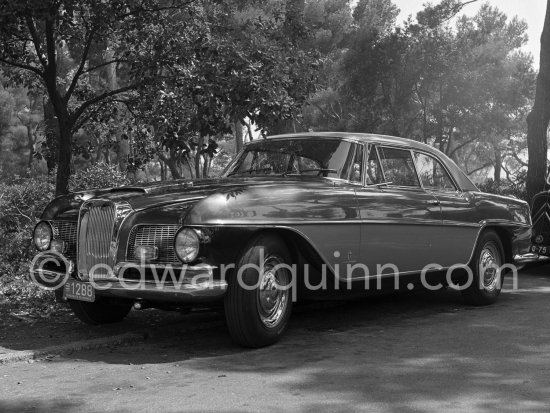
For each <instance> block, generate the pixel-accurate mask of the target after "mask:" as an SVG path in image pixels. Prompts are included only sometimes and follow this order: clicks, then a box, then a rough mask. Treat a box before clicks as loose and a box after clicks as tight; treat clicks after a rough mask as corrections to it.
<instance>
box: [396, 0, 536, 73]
mask: <svg viewBox="0 0 550 413" xmlns="http://www.w3.org/2000/svg"><path fill="white" fill-rule="evenodd" d="M392 2H393V3H394V4H396V5H397V6H398V7H399V9H401V14H400V15H399V17H398V19H397V21H398V23H401V22H402V21H403V20H406V19H407V17H408V16H409V15H412V16H413V18H414V17H415V16H416V13H417V12H418V11H419V10H421V9H422V8H423V7H422V4H424V3H427V2H428V0H392ZM430 2H431V3H438V1H437V0H431V1H430ZM483 2H484V1H482V0H479V1H477V2H475V3H472V4H468V5H467V6H465V7H464V9H463V13H465V14H468V15H472V14H475V13H476V12H477V10H479V7H480V6H481V4H482V3H483ZM488 3H490V4H491V5H493V6H496V7H497V8H498V9H500V10H501V11H503V12H504V13H506V15H508V17H513V16H518V17H519V18H520V19H522V20H525V21H526V22H527V24H528V25H529V29H528V35H529V43H528V44H527V46H526V47H525V48H524V49H525V50H527V51H529V52H531V54H532V55H533V57H534V60H535V68H536V69H537V70H538V62H539V54H540V35H541V34H542V26H543V25H544V16H545V13H546V0H489V1H488Z"/></svg>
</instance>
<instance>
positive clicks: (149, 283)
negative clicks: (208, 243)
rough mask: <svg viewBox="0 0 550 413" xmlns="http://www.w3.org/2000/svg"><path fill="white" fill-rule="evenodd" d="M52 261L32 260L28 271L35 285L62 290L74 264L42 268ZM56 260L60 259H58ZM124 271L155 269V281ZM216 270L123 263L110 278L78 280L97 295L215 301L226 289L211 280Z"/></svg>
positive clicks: (72, 274) (224, 284) (222, 282)
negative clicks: (90, 285)
mask: <svg viewBox="0 0 550 413" xmlns="http://www.w3.org/2000/svg"><path fill="white" fill-rule="evenodd" d="M52 258H54V257H53V256H48V255H44V256H42V257H40V258H35V260H34V261H33V263H32V266H31V268H30V275H31V278H32V280H33V281H34V282H36V283H37V284H39V285H41V286H43V287H47V288H50V289H53V288H60V287H62V286H63V285H64V284H65V283H66V281H67V280H68V279H69V278H76V277H75V273H76V272H75V265H74V262H73V261H71V260H67V259H64V260H63V261H64V264H63V267H65V268H67V269H68V271H64V270H63V267H62V266H57V267H58V269H56V268H55V267H53V268H52V267H51V266H50V267H48V268H44V263H45V262H52ZM55 258H57V259H58V260H59V256H57V257H55ZM127 268H134V269H136V270H140V269H141V270H143V271H153V270H154V271H156V273H157V274H158V276H157V277H156V278H155V279H154V280H151V279H144V278H140V279H137V280H133V279H126V278H122V274H123V272H124V271H125V269H127ZM215 269H216V267H213V266H210V265H196V266H191V265H189V266H185V265H182V266H175V265H174V266H166V265H165V266H163V265H151V264H145V265H142V264H136V263H124V262H122V263H119V264H117V265H116V266H115V268H114V274H115V275H114V276H113V277H111V278H109V279H104V278H102V279H95V280H81V281H84V282H90V283H91V284H92V285H93V286H94V289H95V293H96V295H97V296H110V297H121V298H127V299H134V300H140V299H141V300H152V301H172V302H200V301H214V300H215V299H217V298H221V297H223V295H224V294H225V291H226V290H227V282H226V281H225V280H216V279H214V278H213V273H214V270H215ZM165 271H167V272H165ZM171 274H173V275H171ZM76 279H78V278H76Z"/></svg>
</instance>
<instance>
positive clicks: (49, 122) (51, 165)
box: [44, 99, 59, 172]
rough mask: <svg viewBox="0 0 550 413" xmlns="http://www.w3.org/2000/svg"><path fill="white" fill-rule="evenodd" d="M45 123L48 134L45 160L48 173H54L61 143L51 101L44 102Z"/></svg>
mask: <svg viewBox="0 0 550 413" xmlns="http://www.w3.org/2000/svg"><path fill="white" fill-rule="evenodd" d="M44 123H45V134H46V148H47V150H46V154H45V156H44V159H45V160H46V165H47V167H48V172H52V171H53V170H54V169H55V165H56V164H57V147H58V142H59V137H58V136H59V128H58V125H57V119H56V117H55V113H54V109H53V105H52V103H51V101H50V100H49V99H45V100H44Z"/></svg>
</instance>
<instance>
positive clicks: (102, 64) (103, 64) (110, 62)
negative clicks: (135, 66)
mask: <svg viewBox="0 0 550 413" xmlns="http://www.w3.org/2000/svg"><path fill="white" fill-rule="evenodd" d="M128 61H129V60H122V59H113V60H110V61H108V62H103V63H101V64H99V65H97V66H94V67H92V68H90V69H86V70H84V71H83V72H82V73H81V74H82V75H83V74H86V73H90V72H93V71H94V70H97V69H101V68H102V67H104V66H108V65H110V64H113V63H124V62H128Z"/></svg>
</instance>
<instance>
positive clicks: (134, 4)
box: [0, 0, 200, 194]
mask: <svg viewBox="0 0 550 413" xmlns="http://www.w3.org/2000/svg"><path fill="white" fill-rule="evenodd" d="M195 11H196V9H195V7H194V6H193V3H192V0H189V1H182V0H166V1H164V0H152V1H146V0H133V1H129V0H112V1H106V0H92V1H86V2H84V1H75V0H21V1H17V2H13V1H11V0H0V63H1V64H3V65H4V66H5V67H6V71H5V74H6V75H7V76H8V77H10V78H11V79H12V80H13V81H16V82H20V83H23V84H25V85H27V86H29V85H33V86H34V87H42V88H43V90H44V91H45V93H46V94H47V95H48V97H49V101H50V103H51V106H52V109H53V113H54V115H55V118H56V120H57V122H56V129H57V131H58V136H57V142H56V144H57V166H58V169H57V178H56V193H57V194H63V193H66V192H67V191H68V183H69V175H70V173H71V170H70V164H71V155H72V148H73V135H74V134H75V132H76V131H78V130H79V129H80V128H81V127H82V126H84V125H85V124H86V123H87V122H88V120H89V119H90V118H91V117H92V116H94V114H96V113H97V112H99V111H100V110H101V109H102V108H104V107H105V106H106V105H108V104H109V103H111V102H113V101H114V100H120V98H121V96H124V95H126V94H128V93H130V92H131V91H133V90H136V89H138V88H140V87H142V86H143V85H146V84H152V83H154V82H156V81H159V79H161V78H163V77H166V76H168V77H169V76H170V69H171V67H173V66H174V65H184V64H185V63H186V62H185V57H184V56H185V54H184V53H181V51H182V50H186V44H187V42H188V40H189V38H190V37H195V35H196V33H197V25H200V20H199V19H196V18H195V17H196V15H195ZM175 16H177V17H178V19H179V23H180V24H178V25H174V24H170V23H171V22H172V21H174V17H175ZM182 20H185V21H186V24H183V25H182V24H181V21H182ZM107 39H109V42H111V45H112V47H113V53H112V60H111V61H110V62H102V63H99V64H93V61H92V60H91V52H92V50H94V49H101V47H102V45H104V44H105V42H106V40H107ZM71 50H72V51H75V50H78V52H79V53H78V54H75V56H71ZM65 58H71V59H73V60H74V62H75V63H76V65H75V66H74V67H71V68H66V67H64V66H63V60H64V59H65ZM115 63H116V64H117V65H122V66H124V67H126V68H127V69H128V76H127V79H125V81H124V83H121V84H120V86H119V87H118V88H116V89H108V88H105V89H103V90H93V89H92V88H90V78H91V77H93V76H94V74H95V73H98V72H99V71H101V70H102V69H103V68H104V67H106V66H107V65H109V64H115ZM61 69H64V70H61Z"/></svg>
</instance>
